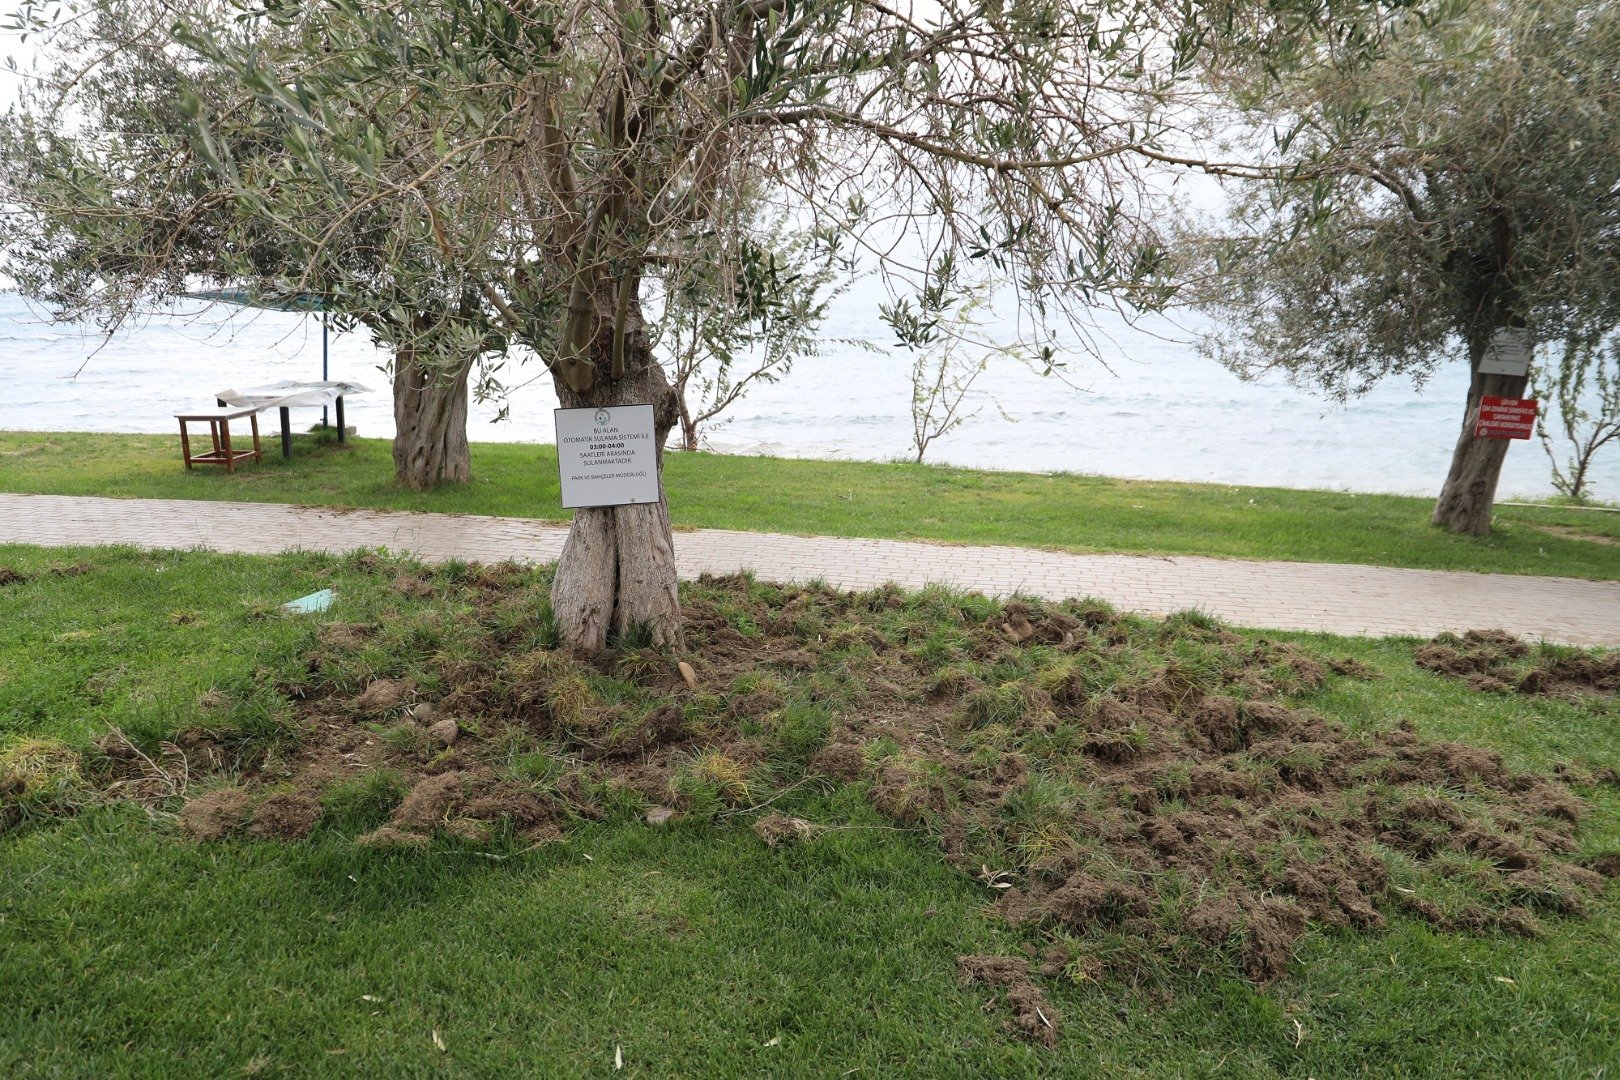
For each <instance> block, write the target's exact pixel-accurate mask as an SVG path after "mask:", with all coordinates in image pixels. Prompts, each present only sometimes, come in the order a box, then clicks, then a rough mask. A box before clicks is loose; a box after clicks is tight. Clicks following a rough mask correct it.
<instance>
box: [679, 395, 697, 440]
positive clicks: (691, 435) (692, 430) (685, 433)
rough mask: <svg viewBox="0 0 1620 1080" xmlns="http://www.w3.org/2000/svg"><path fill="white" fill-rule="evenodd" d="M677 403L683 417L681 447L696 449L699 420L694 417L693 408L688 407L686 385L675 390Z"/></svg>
mask: <svg viewBox="0 0 1620 1080" xmlns="http://www.w3.org/2000/svg"><path fill="white" fill-rule="evenodd" d="M675 404H676V406H677V407H678V408H679V410H680V417H681V449H682V450H687V451H695V450H696V449H697V448H698V422H697V421H696V420H694V419H692V410H691V409H690V408H688V407H687V404H686V387H684V386H681V387H678V388H677V389H676V390H675Z"/></svg>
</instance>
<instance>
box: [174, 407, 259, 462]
mask: <svg viewBox="0 0 1620 1080" xmlns="http://www.w3.org/2000/svg"><path fill="white" fill-rule="evenodd" d="M244 416H245V417H247V418H248V422H249V423H250V424H251V425H252V426H253V449H251V450H237V449H235V448H233V447H232V446H231V421H232V420H240V419H241V418H242V417H244ZM175 419H177V420H179V421H180V453H181V454H182V455H183V456H184V457H185V459H186V468H188V469H189V468H191V467H192V466H193V465H223V466H225V471H226V472H235V471H236V463H237V462H238V461H241V460H242V459H243V458H252V459H253V460H254V461H255V462H257V461H262V460H263V459H264V453H263V451H261V450H260V448H259V410H257V409H236V408H219V409H198V410H197V411H196V412H189V413H176V414H175ZM188 423H206V424H207V425H208V434H209V436H210V437H211V439H212V441H213V449H211V450H208V451H205V452H203V453H201V454H193V453H192V452H191V433H190V432H189V431H188V430H186V425H187V424H188Z"/></svg>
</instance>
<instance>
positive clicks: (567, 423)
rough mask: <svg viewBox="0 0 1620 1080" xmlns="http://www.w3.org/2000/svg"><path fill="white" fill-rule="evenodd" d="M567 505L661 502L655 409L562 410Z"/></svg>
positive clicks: (561, 467)
mask: <svg viewBox="0 0 1620 1080" xmlns="http://www.w3.org/2000/svg"><path fill="white" fill-rule="evenodd" d="M556 417H557V471H558V473H559V476H560V479H561V481H562V504H563V506H565V507H568V508H569V509H578V508H580V507H587V506H628V505H630V504H632V503H654V502H657V501H658V450H657V441H656V440H657V436H656V435H655V433H654V431H653V407H652V406H651V405H607V406H603V407H602V408H599V409H557V410H556Z"/></svg>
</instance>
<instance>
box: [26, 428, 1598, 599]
mask: <svg viewBox="0 0 1620 1080" xmlns="http://www.w3.org/2000/svg"><path fill="white" fill-rule="evenodd" d="M273 441H274V440H271V442H272V443H273ZM267 445H268V444H267ZM665 462H666V469H665V481H666V486H667V489H668V492H669V502H670V514H671V517H672V519H673V520H674V522H675V523H676V525H677V526H696V527H706V528H723V529H739V530H751V531H759V532H779V533H797V534H809V535H826V536H863V537H877V538H888V539H902V540H905V539H919V540H937V541H943V542H947V543H969V544H1008V545H1018V546H1024V547H1051V548H1060V549H1064V550H1069V551H1082V552H1084V551H1115V552H1133V553H1143V554H1160V555H1213V556H1225V557H1231V558H1245V559H1281V560H1289V561H1298V562H1339V563H1363V564H1370V565H1379V566H1406V567H1415V568H1419V569H1429V570H1475V571H1482V572H1490V573H1508V574H1542V575H1555V576H1567V577H1584V578H1597V579H1615V578H1620V547H1617V546H1615V542H1616V541H1620V514H1602V513H1589V512H1583V511H1580V510H1575V509H1568V508H1559V507H1503V508H1500V510H1499V512H1498V517H1497V531H1496V533H1495V534H1494V535H1493V536H1491V537H1488V538H1484V539H1478V538H1472V537H1462V536H1454V535H1451V534H1447V533H1444V532H1442V531H1440V530H1437V529H1435V528H1433V527H1431V526H1430V525H1429V523H1428V522H1429V514H1430V512H1431V511H1432V509H1433V505H1432V501H1431V500H1428V499H1420V498H1411V497H1407V496H1394V495H1357V494H1351V493H1347V492H1329V491H1299V490H1292V489H1286V488H1246V487H1231V486H1225V485H1214V484H1180V483H1162V482H1150V481H1135V480H1114V479H1109V478H1107V477H1094V476H1082V475H1076V474H1068V473H1064V474H1053V475H1042V474H1033V473H1001V472H981V471H975V470H971V469H956V468H947V467H940V466H928V465H922V466H920V465H909V464H877V463H863V462H837V461H801V460H793V459H786V458H765V457H740V456H729V455H715V454H675V453H672V454H669V455H667V456H666V458H665ZM473 473H474V479H473V481H472V482H471V483H469V484H462V485H451V486H447V487H444V488H440V489H436V490H434V491H429V492H411V491H406V490H403V489H401V488H399V487H398V486H396V485H395V484H394V482H393V466H392V462H391V459H390V456H389V445H388V443H387V442H386V441H383V440H376V439H356V440H352V441H351V442H350V444H349V448H348V449H343V448H339V447H338V446H336V445H335V444H332V443H328V442H325V441H323V440H320V439H316V438H313V437H299V438H298V439H297V440H296V446H295V449H294V456H293V457H292V459H291V460H289V461H283V460H282V459H281V457H280V456H279V454H278V453H276V452H275V451H274V448H273V447H272V448H271V450H270V451H269V452H267V454H266V457H265V460H264V463H263V464H262V465H260V466H249V467H246V468H244V469H243V470H242V471H241V472H238V473H236V474H235V475H228V474H226V473H224V472H223V471H220V470H205V469H198V470H194V471H192V472H187V471H186V470H185V469H184V468H183V467H182V466H181V464H180V460H179V450H178V446H177V440H176V439H175V438H174V437H170V436H160V435H89V434H64V433H32V432H0V490H4V491H12V492H27V493H35V494H56V495H112V496H123V497H131V498H137V497H138V498H180V499H225V500H234V501H249V502H253V501H257V502H285V503H309V504H315V505H330V506H364V507H376V508H383V509H401V510H422V511H437V512H447V513H466V514H490V515H497V516H508V517H530V518H539V519H546V520H559V521H560V520H566V519H567V517H568V516H569V515H568V511H566V510H564V509H563V508H562V506H561V505H560V503H559V496H558V488H557V463H556V452H555V449H554V448H553V447H551V446H546V445H530V444H506V443H474V444H473ZM1605 541H1608V542H1605Z"/></svg>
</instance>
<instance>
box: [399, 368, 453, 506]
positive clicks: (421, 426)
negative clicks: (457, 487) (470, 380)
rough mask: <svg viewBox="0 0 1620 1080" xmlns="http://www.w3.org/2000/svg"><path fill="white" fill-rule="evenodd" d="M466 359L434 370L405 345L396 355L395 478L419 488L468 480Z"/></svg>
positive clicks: (406, 484) (408, 485)
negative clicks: (452, 368)
mask: <svg viewBox="0 0 1620 1080" xmlns="http://www.w3.org/2000/svg"><path fill="white" fill-rule="evenodd" d="M471 370H472V363H471V362H470V361H469V362H468V363H465V364H463V365H461V366H460V367H459V368H457V369H455V370H453V371H436V370H433V369H432V368H429V367H425V366H423V365H422V364H420V363H418V362H417V360H416V353H415V351H414V350H413V349H411V348H409V347H406V348H402V349H400V350H398V351H397V352H396V353H395V354H394V477H395V479H397V480H398V481H399V482H400V483H402V484H404V485H405V486H406V487H409V488H415V489H417V490H421V489H422V488H428V487H432V486H433V485H434V484H441V483H445V482H454V483H465V482H466V481H468V480H471V479H472V452H471V451H470V450H469V449H468V446H467V373H468V372H469V371H471Z"/></svg>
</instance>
